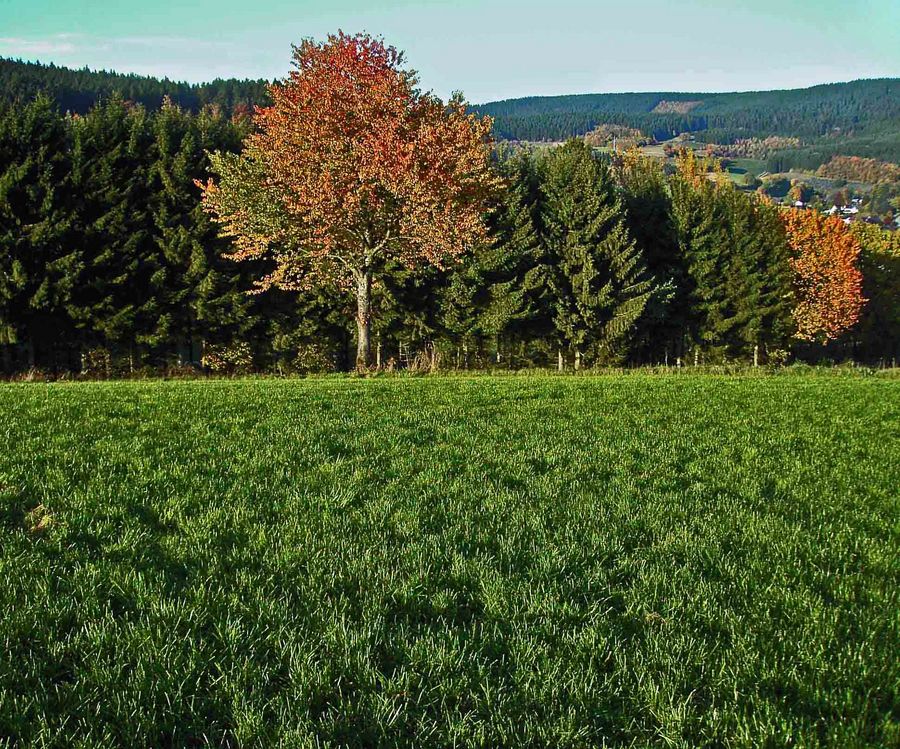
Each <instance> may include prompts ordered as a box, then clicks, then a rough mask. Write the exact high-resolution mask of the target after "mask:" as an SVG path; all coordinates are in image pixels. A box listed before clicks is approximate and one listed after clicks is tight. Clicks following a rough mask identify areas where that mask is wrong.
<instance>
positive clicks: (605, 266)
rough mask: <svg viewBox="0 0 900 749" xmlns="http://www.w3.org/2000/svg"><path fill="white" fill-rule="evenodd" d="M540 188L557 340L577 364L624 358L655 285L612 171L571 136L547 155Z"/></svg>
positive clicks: (577, 365)
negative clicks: (586, 359)
mask: <svg viewBox="0 0 900 749" xmlns="http://www.w3.org/2000/svg"><path fill="white" fill-rule="evenodd" d="M541 186H542V193H543V196H542V203H541V223H542V227H543V241H544V243H545V246H546V248H547V251H548V254H549V256H550V259H551V269H550V272H549V274H548V276H549V278H548V281H549V290H550V293H551V294H552V299H553V305H552V306H553V323H554V328H555V333H556V338H557V341H558V343H559V345H560V347H561V348H562V349H566V350H570V351H572V352H574V355H575V366H576V368H578V367H580V365H581V360H582V357H583V355H585V354H587V355H589V356H591V357H593V358H594V359H595V360H597V361H611V360H618V359H620V358H622V357H623V356H624V355H625V354H626V353H627V344H628V340H629V337H630V335H631V334H632V333H633V332H634V330H635V326H636V323H637V321H638V320H639V318H640V316H641V314H642V313H643V311H644V309H645V308H646V306H647V304H648V302H649V301H650V299H651V298H652V296H653V294H654V292H655V286H654V283H653V280H652V278H651V277H650V275H649V274H648V272H647V270H646V266H645V263H644V260H643V257H642V255H641V252H640V250H639V249H638V248H637V247H636V246H635V243H634V241H633V240H632V239H631V237H630V236H629V234H628V229H627V227H626V225H625V220H624V212H623V210H622V204H621V201H620V199H619V198H618V196H617V195H616V192H615V188H614V185H613V182H612V178H611V177H610V174H609V171H608V169H607V168H606V167H605V166H604V165H602V164H601V163H600V162H599V161H598V159H597V158H596V157H595V155H594V154H593V152H592V150H591V149H590V148H589V147H588V146H586V145H585V144H584V143H583V142H581V141H576V140H571V141H569V142H568V143H566V144H565V145H563V146H561V147H559V148H557V149H555V150H554V151H552V152H551V153H550V154H549V155H548V156H547V157H546V159H545V161H544V163H543V175H542V185H541Z"/></svg>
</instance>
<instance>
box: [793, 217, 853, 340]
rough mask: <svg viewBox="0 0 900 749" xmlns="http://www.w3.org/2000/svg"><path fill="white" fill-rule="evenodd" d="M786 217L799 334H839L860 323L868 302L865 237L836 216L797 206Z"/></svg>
mask: <svg viewBox="0 0 900 749" xmlns="http://www.w3.org/2000/svg"><path fill="white" fill-rule="evenodd" d="M783 217H784V225H785V229H786V230H787V236H788V242H789V243H790V246H791V251H792V254H793V257H792V258H791V265H792V267H793V269H794V273H795V280H794V285H795V291H796V295H797V304H796V306H795V308H794V322H795V323H796V326H797V332H796V336H797V337H798V338H800V339H801V340H805V341H819V342H820V343H827V342H828V341H832V340H835V339H836V338H838V337H839V336H840V335H841V334H842V333H844V332H845V331H847V330H849V329H850V328H851V327H853V325H855V324H856V321H857V320H858V319H859V316H860V312H861V311H862V308H863V304H865V299H864V298H863V295H862V273H860V271H859V268H858V267H857V264H858V259H859V253H860V246H859V242H858V240H857V239H856V237H855V236H854V235H853V233H852V232H851V231H850V229H849V227H848V226H847V225H846V224H845V223H844V222H843V221H842V220H841V219H840V218H837V217H836V216H829V217H826V216H822V215H820V214H819V213H818V212H817V211H809V210H806V211H805V210H799V209H792V210H789V211H785V213H784V214H783Z"/></svg>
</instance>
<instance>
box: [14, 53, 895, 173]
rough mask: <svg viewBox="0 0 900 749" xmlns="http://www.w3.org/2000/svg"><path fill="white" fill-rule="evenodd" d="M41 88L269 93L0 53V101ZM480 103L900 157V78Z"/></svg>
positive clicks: (542, 119) (575, 119) (181, 97)
mask: <svg viewBox="0 0 900 749" xmlns="http://www.w3.org/2000/svg"><path fill="white" fill-rule="evenodd" d="M39 92H44V93H46V94H47V95H48V96H50V97H51V98H52V99H53V100H54V101H56V103H57V104H58V106H59V107H60V108H61V109H63V110H68V111H72V112H79V113H83V112H85V111H87V110H88V109H90V107H91V106H93V105H94V104H95V103H96V102H97V101H98V100H99V99H102V98H106V97H109V96H111V95H112V94H113V93H116V92H118V93H120V94H121V95H122V96H124V97H125V98H126V99H129V100H132V101H135V102H139V103H141V104H143V105H144V106H146V107H148V108H151V109H154V108H157V107H158V106H159V105H160V104H161V103H162V100H163V98H164V97H165V96H169V97H171V98H172V100H173V101H175V102H176V103H177V104H179V105H180V106H182V107H184V108H186V109H190V110H192V111H198V110H199V109H201V108H202V107H204V106H206V105H209V104H212V105H215V106H218V107H220V108H221V109H222V110H223V111H224V112H225V113H226V114H227V113H231V112H233V111H234V110H235V109H237V108H241V107H249V106H252V105H254V104H265V103H267V101H268V95H267V92H266V81H263V80H236V79H227V80H222V79H219V80H215V81H212V82H209V83H202V84H190V83H184V82H178V81H170V80H168V79H159V78H153V77H151V76H140V75H127V74H121V73H115V72H110V71H91V70H87V69H83V70H71V69H69V68H65V67H59V66H56V65H44V64H41V63H30V62H22V61H19V60H10V59H2V58H0V101H7V102H9V101H16V100H18V101H22V100H28V99H31V98H33V97H34V96H36V95H37V94H38V93H39ZM473 109H474V110H475V111H477V112H480V113H483V114H488V115H491V116H492V117H493V118H494V129H495V133H496V135H497V136H498V137H499V138H503V139H508V140H529V141H559V140H565V139H566V138H569V137H572V136H581V135H584V134H586V133H588V132H590V131H592V130H594V128H596V127H597V126H598V125H602V124H607V125H620V126H624V127H629V128H636V129H638V130H640V131H641V132H643V133H644V134H646V135H648V136H652V137H654V138H656V139H657V140H666V139H668V138H671V137H672V136H673V135H675V134H678V133H683V132H689V133H694V134H695V137H696V138H697V139H698V140H701V141H706V142H714V143H723V144H729V143H734V142H735V141H738V140H743V139H748V138H766V137H768V136H772V135H776V136H785V137H792V138H799V139H800V140H801V141H802V143H803V146H802V148H801V149H800V151H801V152H802V153H801V156H802V159H801V161H803V162H804V163H806V162H808V164H809V165H810V166H817V165H818V164H821V163H824V162H825V161H827V160H828V159H829V158H830V157H831V156H833V155H836V154H840V155H847V156H862V157H869V158H876V159H880V160H884V161H892V162H900V78H881V79H870V80H857V81H851V82H848V83H828V84H821V85H818V86H811V87H809V88H802V89H787V90H774V91H748V92H732V93H697V92H656V93H624V94H574V95H565V96H530V97H524V98H518V99H506V100H503V101H495V102H488V103H485V104H479V105H475V106H474V107H473ZM794 155H795V156H796V155H797V154H796V153H795V154H794Z"/></svg>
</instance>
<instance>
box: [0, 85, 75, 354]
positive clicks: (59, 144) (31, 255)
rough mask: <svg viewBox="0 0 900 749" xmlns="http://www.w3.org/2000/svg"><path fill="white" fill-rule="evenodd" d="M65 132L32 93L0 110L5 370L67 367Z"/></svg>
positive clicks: (0, 331) (69, 256)
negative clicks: (17, 363) (20, 364)
mask: <svg viewBox="0 0 900 749" xmlns="http://www.w3.org/2000/svg"><path fill="white" fill-rule="evenodd" d="M69 152H70V147H69V129H68V124H67V121H66V120H65V118H63V117H62V116H60V115H59V114H58V113H56V112H55V111H54V110H53V107H52V106H51V103H50V100H49V99H48V98H46V97H44V96H38V97H37V98H36V99H35V100H34V101H33V102H32V103H30V104H27V105H25V106H24V107H7V108H5V109H4V110H3V112H2V113H0V348H3V359H4V360H5V361H4V368H7V369H11V367H12V359H13V351H12V349H11V347H12V346H13V345H15V344H18V348H21V349H24V352H25V359H26V363H27V365H28V366H35V365H38V364H41V365H49V366H52V367H54V368H55V367H56V366H66V365H67V362H66V361H64V360H61V359H60V356H61V355H63V354H64V352H63V351H62V350H61V349H62V348H64V343H65V341H66V340H67V338H68V333H69V329H68V326H67V322H66V318H65V314H64V311H63V306H64V304H65V302H66V300H67V298H68V295H69V293H70V291H71V289H72V272H73V268H74V267H77V264H78V260H77V257H76V256H75V255H74V254H73V252H72V249H71V242H70V234H71V231H72V198H73V197H74V194H73V192H72V191H71V185H70V171H71V163H70V158H69Z"/></svg>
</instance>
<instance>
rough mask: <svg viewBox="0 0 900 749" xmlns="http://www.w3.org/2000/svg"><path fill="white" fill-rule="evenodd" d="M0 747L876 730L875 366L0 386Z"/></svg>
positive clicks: (888, 404)
mask: <svg viewBox="0 0 900 749" xmlns="http://www.w3.org/2000/svg"><path fill="white" fill-rule="evenodd" d="M0 413H2V414H3V420H2V422H0V542H2V548H0V611H2V617H0V745H3V746H18V745H22V746H32V745H33V746H43V745H46V746H67V747H68V746H84V747H88V746H91V747H94V746H127V747H137V746H179V747H180V746H186V745H206V744H208V745H212V746H268V745H278V744H279V742H280V744H281V745H283V746H298V747H299V746H317V745H322V746H341V745H349V746H418V747H449V746H454V745H456V746H484V747H494V746H554V747H556V746H580V747H593V746H602V745H604V744H606V745H609V746H667V747H694V746H729V747H732V746H735V747H738V746H739V747H756V746H807V747H811V746H833V747H852V746H889V745H897V742H898V741H900V713H898V710H900V708H898V705H900V695H898V684H900V665H898V664H900V659H898V658H897V653H898V652H900V606H898V591H900V564H898V558H900V544H898V535H900V524H898V517H900V515H898V510H900V500H898V491H897V489H898V486H900V470H898V463H900V461H898V457H900V455H898V441H897V440H898V429H900V381H898V380H880V379H876V378H868V379H867V378H861V377H860V378H857V377H852V376H848V377H819V378H815V377H801V376H796V377H783V378H740V377H733V378H724V377H723V378H717V377H691V376H683V377H671V378H665V377H657V378H653V377H644V376H627V377H601V378H591V377H587V378H552V377H543V378H492V377H479V378H472V379H466V378H434V379H383V380H370V381H365V380H353V379H325V380H310V381H250V380H248V381H233V382H181V383H179V382H175V383H112V384H89V383H85V384H59V385H18V386H16V385H7V386H0Z"/></svg>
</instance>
